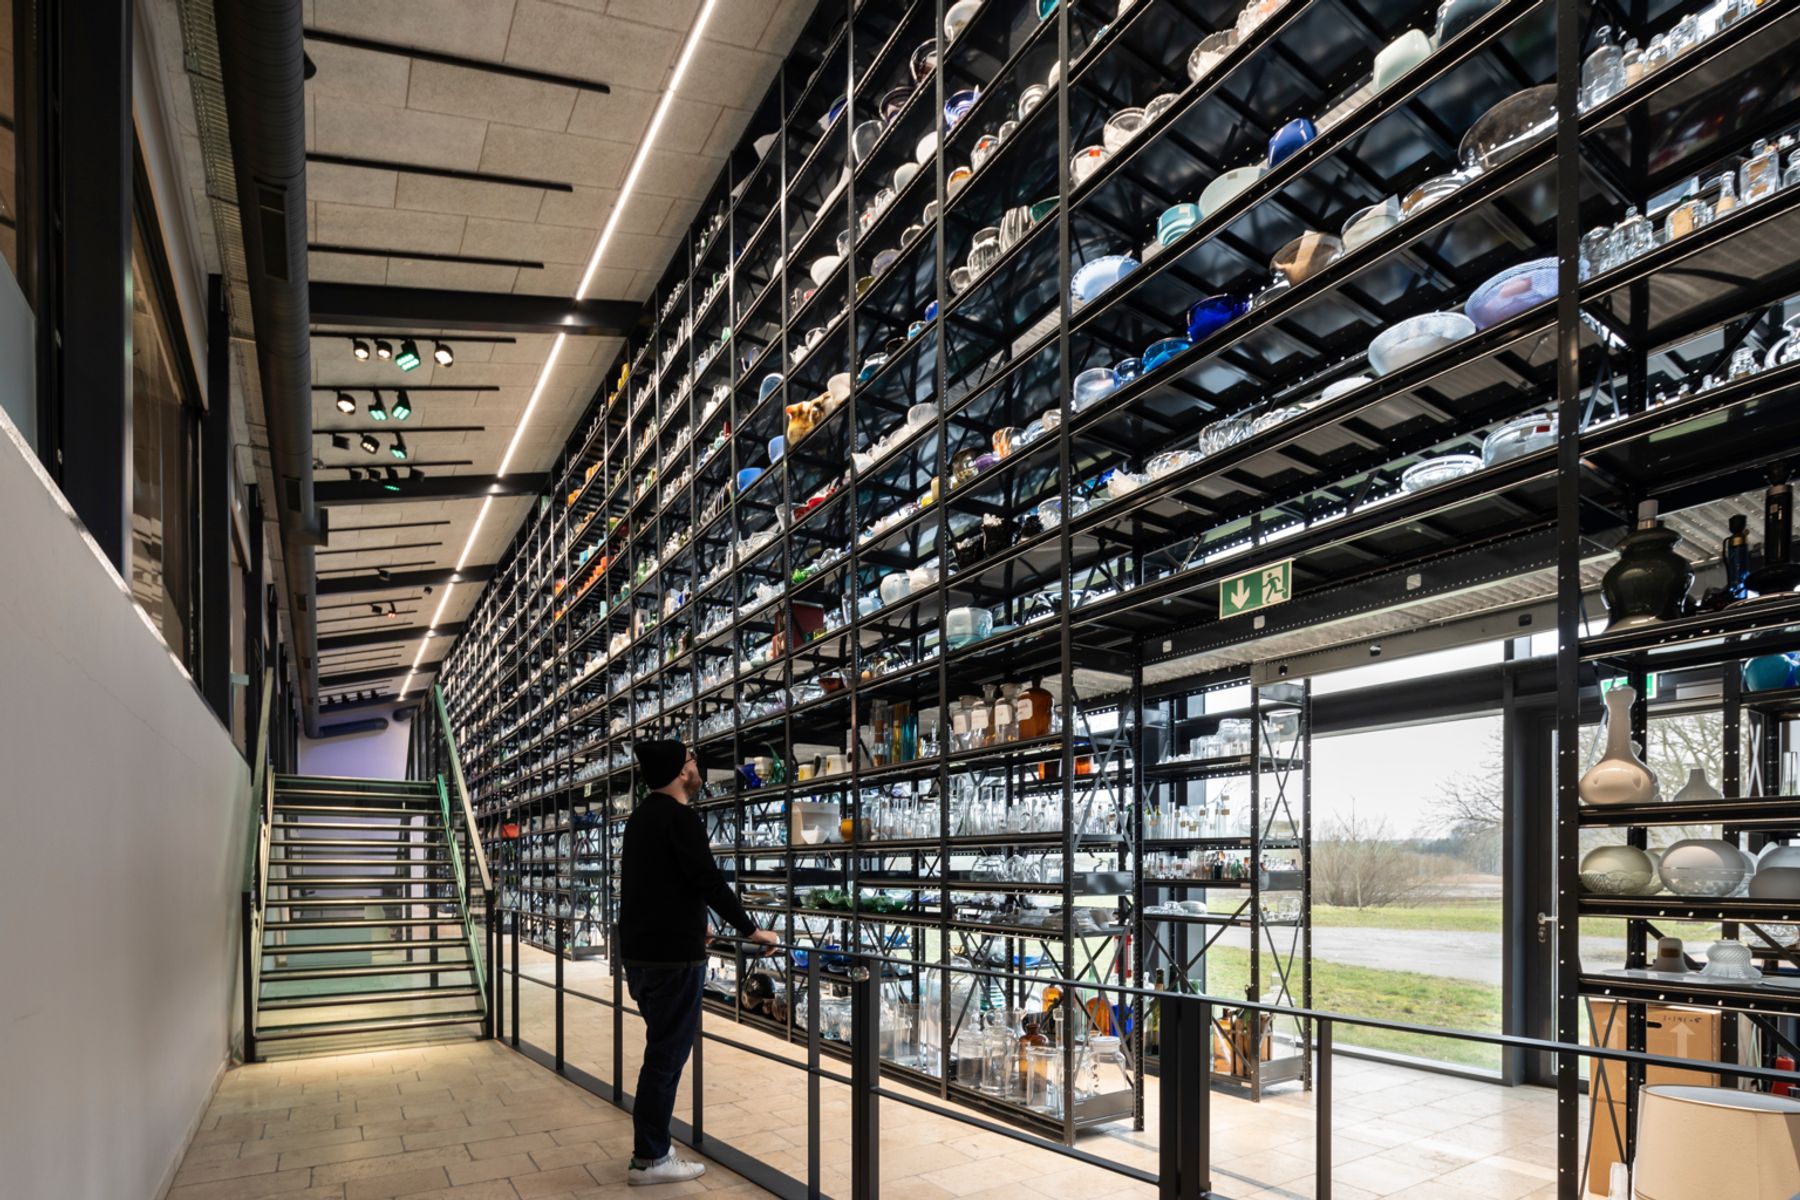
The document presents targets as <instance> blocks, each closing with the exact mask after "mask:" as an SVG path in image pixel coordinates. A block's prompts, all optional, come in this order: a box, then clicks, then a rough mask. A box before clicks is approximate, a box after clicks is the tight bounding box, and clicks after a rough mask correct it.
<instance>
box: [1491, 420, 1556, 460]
mask: <svg viewBox="0 0 1800 1200" xmlns="http://www.w3.org/2000/svg"><path fill="white" fill-rule="evenodd" d="M1555 444H1556V421H1555V419H1554V418H1553V417H1551V416H1550V414H1549V413H1532V414H1531V415H1530V416H1528V417H1520V418H1519V419H1518V420H1516V421H1508V422H1507V423H1506V424H1504V425H1502V426H1501V427H1500V428H1498V429H1496V430H1494V432H1492V433H1490V434H1488V435H1487V438H1486V440H1484V441H1483V442H1482V443H1481V461H1482V462H1484V463H1486V464H1487V465H1488V466H1490V467H1491V466H1493V465H1494V464H1495V463H1503V462H1509V461H1511V460H1512V459H1515V458H1522V457H1523V456H1525V455H1527V454H1530V453H1532V452H1533V451H1536V450H1542V449H1544V448H1545V447H1547V446H1554V445H1555Z"/></svg>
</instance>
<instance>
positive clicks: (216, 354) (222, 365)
mask: <svg viewBox="0 0 1800 1200" xmlns="http://www.w3.org/2000/svg"><path fill="white" fill-rule="evenodd" d="M197 499H198V501H199V505H200V596H199V600H200V639H199V643H200V690H201V692H202V693H203V694H204V695H205V696H206V702H207V703H208V704H210V705H212V710H213V712H215V713H217V714H218V715H219V720H221V721H223V722H224V723H225V728H227V729H230V728H231V621H232V616H231V320H230V317H229V316H228V315H227V314H226V311H225V287H224V282H223V281H222V280H221V279H220V278H219V276H217V275H213V276H210V277H209V278H208V279H207V284H206V414H205V416H203V417H202V418H201V421H200V491H199V496H198V498H197Z"/></svg>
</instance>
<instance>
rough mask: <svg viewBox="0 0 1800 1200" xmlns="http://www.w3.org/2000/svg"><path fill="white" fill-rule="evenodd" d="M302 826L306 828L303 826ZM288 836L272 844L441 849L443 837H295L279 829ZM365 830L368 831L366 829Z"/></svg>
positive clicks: (309, 847) (320, 847) (318, 847)
mask: <svg viewBox="0 0 1800 1200" xmlns="http://www.w3.org/2000/svg"><path fill="white" fill-rule="evenodd" d="M301 828H305V827H304V826H301ZM277 832H278V833H288V834H290V836H288V837H277V838H276V839H275V840H274V842H272V843H271V844H272V845H275V846H293V847H297V848H299V849H302V850H441V849H443V846H444V841H443V839H442V838H435V837H433V838H423V839H417V838H331V837H293V836H291V834H292V832H293V830H292V829H291V828H290V829H286V830H277ZM364 832H367V831H366V830H365V831H364Z"/></svg>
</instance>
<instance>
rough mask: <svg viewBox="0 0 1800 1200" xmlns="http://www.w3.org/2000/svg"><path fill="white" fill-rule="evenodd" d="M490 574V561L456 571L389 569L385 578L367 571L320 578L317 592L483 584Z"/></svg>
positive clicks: (446, 569) (343, 593)
mask: <svg viewBox="0 0 1800 1200" xmlns="http://www.w3.org/2000/svg"><path fill="white" fill-rule="evenodd" d="M493 574H494V567H493V564H492V563H488V564H485V565H482V566H475V567H464V568H463V569H462V570H460V571H452V570H450V569H449V568H448V567H445V568H442V569H440V570H435V571H389V572H388V573H387V576H386V577H385V578H383V577H382V576H381V575H380V574H377V573H376V572H373V571H370V572H366V573H364V574H361V575H344V576H340V577H338V578H335V579H321V580H319V590H318V594H319V595H321V596H341V595H345V594H347V593H351V592H394V591H404V590H406V589H408V588H419V587H443V586H444V585H445V584H447V583H486V582H487V581H488V580H489V579H490V578H492V577H493Z"/></svg>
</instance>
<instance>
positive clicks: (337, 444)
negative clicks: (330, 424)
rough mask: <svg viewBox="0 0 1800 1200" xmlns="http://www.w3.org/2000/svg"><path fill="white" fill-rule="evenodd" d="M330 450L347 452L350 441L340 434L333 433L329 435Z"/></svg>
mask: <svg viewBox="0 0 1800 1200" xmlns="http://www.w3.org/2000/svg"><path fill="white" fill-rule="evenodd" d="M331 448H332V449H333V450H348V449H349V448H350V439H349V438H347V437H345V436H344V435H343V434H341V433H334V434H332V435H331Z"/></svg>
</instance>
